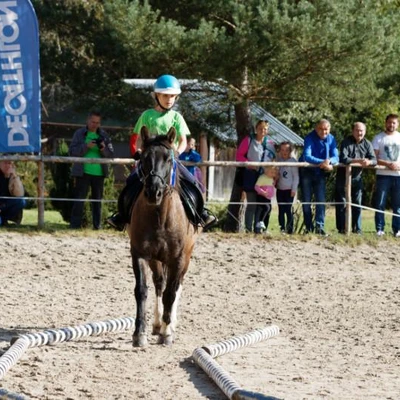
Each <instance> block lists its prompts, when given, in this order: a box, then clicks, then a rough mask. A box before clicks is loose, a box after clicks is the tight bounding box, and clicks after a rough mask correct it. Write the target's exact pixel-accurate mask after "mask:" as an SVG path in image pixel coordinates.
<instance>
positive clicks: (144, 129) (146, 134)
mask: <svg viewBox="0 0 400 400" xmlns="http://www.w3.org/2000/svg"><path fill="white" fill-rule="evenodd" d="M140 137H141V139H142V143H143V144H144V143H145V142H146V141H147V140H149V138H150V133H149V130H148V129H147V126H144V125H143V126H142V129H141V130H140Z"/></svg>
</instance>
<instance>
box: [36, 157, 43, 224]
mask: <svg viewBox="0 0 400 400" xmlns="http://www.w3.org/2000/svg"><path fill="white" fill-rule="evenodd" d="M37 193H38V198H39V199H38V228H39V229H43V228H44V161H43V160H42V161H38V183H37Z"/></svg>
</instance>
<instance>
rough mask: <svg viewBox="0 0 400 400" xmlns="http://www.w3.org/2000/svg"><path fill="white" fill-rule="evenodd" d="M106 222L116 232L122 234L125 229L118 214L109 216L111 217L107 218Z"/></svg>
mask: <svg viewBox="0 0 400 400" xmlns="http://www.w3.org/2000/svg"><path fill="white" fill-rule="evenodd" d="M106 222H107V224H109V225H111V226H112V227H113V228H115V229H116V230H117V231H120V232H123V231H124V229H125V222H124V221H122V220H121V215H120V214H119V213H118V212H116V213H114V214H113V215H111V217H108V218H107V219H106Z"/></svg>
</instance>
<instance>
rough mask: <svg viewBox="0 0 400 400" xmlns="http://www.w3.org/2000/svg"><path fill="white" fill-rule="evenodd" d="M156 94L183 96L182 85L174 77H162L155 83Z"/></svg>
mask: <svg viewBox="0 0 400 400" xmlns="http://www.w3.org/2000/svg"><path fill="white" fill-rule="evenodd" d="M154 93H164V94H176V95H178V94H181V85H180V84H179V81H178V79H176V78H175V77H174V76H172V75H161V76H160V77H159V78H158V79H157V80H156V81H155V83H154Z"/></svg>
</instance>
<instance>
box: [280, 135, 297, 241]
mask: <svg viewBox="0 0 400 400" xmlns="http://www.w3.org/2000/svg"><path fill="white" fill-rule="evenodd" d="M292 152H293V147H292V145H291V144H290V143H289V142H283V143H281V144H280V145H279V148H278V157H277V159H276V160H277V161H281V162H282V161H287V162H297V160H296V159H295V158H294V157H292ZM298 186H299V168H298V167H295V166H281V167H279V179H278V182H277V185H276V188H277V190H276V199H277V201H278V221H279V227H280V229H281V232H282V233H289V234H292V233H293V211H292V206H293V200H294V197H295V196H296V192H297V187H298ZM285 219H286V221H285Z"/></svg>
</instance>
